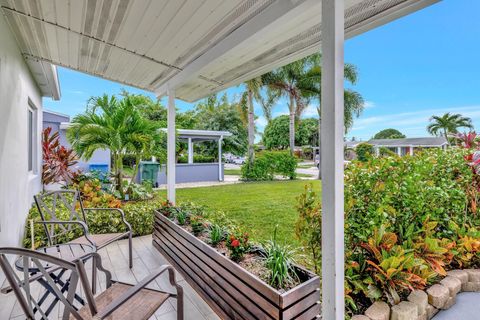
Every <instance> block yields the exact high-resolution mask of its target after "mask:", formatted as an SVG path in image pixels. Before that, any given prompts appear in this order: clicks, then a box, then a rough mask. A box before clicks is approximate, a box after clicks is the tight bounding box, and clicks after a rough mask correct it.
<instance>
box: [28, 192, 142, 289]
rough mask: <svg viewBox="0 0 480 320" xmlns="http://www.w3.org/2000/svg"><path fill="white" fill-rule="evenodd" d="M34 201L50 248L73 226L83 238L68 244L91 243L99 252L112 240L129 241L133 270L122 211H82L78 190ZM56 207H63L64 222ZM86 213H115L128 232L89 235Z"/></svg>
mask: <svg viewBox="0 0 480 320" xmlns="http://www.w3.org/2000/svg"><path fill="white" fill-rule="evenodd" d="M34 199H35V203H36V205H37V208H38V211H39V212H40V216H41V218H42V221H40V222H38V223H41V224H43V226H44V228H45V233H46V235H47V238H48V245H49V246H52V245H55V244H56V243H57V238H59V237H60V236H63V237H65V236H67V235H69V233H71V232H72V231H73V228H74V227H76V226H81V228H82V229H83V236H81V237H79V238H76V239H71V240H70V242H72V243H81V244H91V245H93V246H94V247H95V248H96V249H102V248H103V247H105V246H107V245H109V244H110V243H112V242H114V241H117V240H120V239H124V238H128V263H129V267H130V269H131V268H132V266H133V259H132V227H131V226H130V224H129V223H128V222H127V220H125V214H124V212H123V210H121V209H117V208H84V207H83V203H82V199H81V195H80V192H79V191H78V190H59V191H52V192H47V193H44V194H40V195H36V196H34ZM59 206H63V209H66V210H68V212H69V216H68V217H67V220H62V219H60V218H59V217H58V211H57V210H60V209H59ZM89 211H92V212H98V213H101V212H108V213H109V214H112V213H115V214H118V215H119V216H120V218H121V221H122V223H123V224H124V225H125V228H126V230H127V231H126V232H120V233H105V234H90V233H89V231H88V224H87V219H86V215H85V212H89ZM94 270H95V268H94ZM94 289H95V288H94Z"/></svg>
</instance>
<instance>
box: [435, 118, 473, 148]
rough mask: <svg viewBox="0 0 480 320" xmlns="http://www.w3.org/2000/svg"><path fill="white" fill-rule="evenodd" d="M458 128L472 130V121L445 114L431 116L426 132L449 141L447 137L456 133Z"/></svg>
mask: <svg viewBox="0 0 480 320" xmlns="http://www.w3.org/2000/svg"><path fill="white" fill-rule="evenodd" d="M459 128H467V129H469V130H472V129H473V124H472V119H470V118H468V117H464V116H462V115H461V114H458V113H454V114H452V113H450V112H447V113H445V114H444V115H443V116H432V117H431V118H430V124H429V125H428V126H427V131H428V132H429V133H430V134H432V135H434V136H444V137H445V139H447V141H449V139H448V138H449V136H450V135H453V134H456V133H458V129H459Z"/></svg>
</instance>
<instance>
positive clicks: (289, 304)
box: [153, 212, 320, 320]
mask: <svg viewBox="0 0 480 320" xmlns="http://www.w3.org/2000/svg"><path fill="white" fill-rule="evenodd" d="M153 245H154V246H155V247H156V248H157V249H158V250H159V251H160V252H161V253H162V254H163V255H164V256H165V258H167V259H168V261H169V262H170V263H171V264H172V265H173V266H174V267H175V268H176V269H177V270H178V271H179V272H180V273H181V274H182V276H183V277H184V278H185V279H186V280H187V282H188V283H189V284H190V285H191V286H192V287H193V288H194V289H195V290H196V291H197V292H198V294H200V296H201V297H202V298H203V299H204V300H205V301H206V302H207V303H208V304H209V305H210V307H211V308H212V309H213V310H214V311H215V312H216V313H217V314H218V315H219V316H220V317H221V318H222V319H281V320H288V319H296V320H300V319H302V320H303V319H308V320H311V319H314V318H316V316H317V315H318V314H319V313H320V304H319V300H320V290H319V287H320V279H319V277H318V276H316V275H315V274H313V273H311V272H309V271H307V270H305V269H303V268H301V267H298V270H297V271H298V274H299V276H300V278H301V279H302V280H305V281H304V282H303V283H302V284H300V285H298V286H297V287H295V288H293V289H291V290H289V291H288V292H285V293H281V292H279V291H278V290H276V289H274V288H272V287H271V286H269V285H268V284H266V283H265V282H263V281H262V280H260V279H259V278H258V277H256V276H254V275H253V274H251V273H250V272H248V271H246V270H245V269H243V268H241V267H240V266H238V265H237V264H236V263H234V262H233V261H231V260H230V259H228V258H227V257H225V256H223V255H222V254H220V253H218V252H217V251H216V250H215V249H213V248H211V247H210V246H209V245H207V244H206V243H204V242H203V241H201V240H199V239H197V238H196V237H195V236H193V235H192V234H190V233H189V232H187V231H185V230H184V229H183V228H182V227H180V226H178V225H176V224H175V223H173V222H172V221H170V220H169V219H168V218H166V217H165V216H163V215H162V214H161V213H160V212H155V229H154V232H153Z"/></svg>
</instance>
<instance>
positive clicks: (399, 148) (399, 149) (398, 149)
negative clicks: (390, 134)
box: [397, 147, 402, 157]
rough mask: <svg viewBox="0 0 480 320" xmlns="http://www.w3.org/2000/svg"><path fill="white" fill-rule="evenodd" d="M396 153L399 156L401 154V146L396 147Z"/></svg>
mask: <svg viewBox="0 0 480 320" xmlns="http://www.w3.org/2000/svg"><path fill="white" fill-rule="evenodd" d="M397 154H398V155H399V156H400V157H401V156H402V147H397Z"/></svg>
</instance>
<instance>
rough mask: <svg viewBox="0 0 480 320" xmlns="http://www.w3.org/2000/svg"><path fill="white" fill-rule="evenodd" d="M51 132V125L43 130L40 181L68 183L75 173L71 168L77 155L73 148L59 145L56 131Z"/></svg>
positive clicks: (75, 161) (45, 182)
mask: <svg viewBox="0 0 480 320" xmlns="http://www.w3.org/2000/svg"><path fill="white" fill-rule="evenodd" d="M51 133H52V128H51V127H48V128H45V130H43V137H42V157H43V159H42V160H43V167H42V182H43V183H44V184H50V183H55V182H63V183H65V184H67V185H68V184H70V183H71V182H72V180H73V178H74V177H75V175H76V174H77V173H76V172H74V171H73V170H72V168H71V167H72V166H74V165H75V164H76V163H77V156H76V155H75V153H74V152H73V150H71V149H67V148H65V147H64V146H62V145H60V138H59V135H58V132H55V133H53V134H51Z"/></svg>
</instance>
